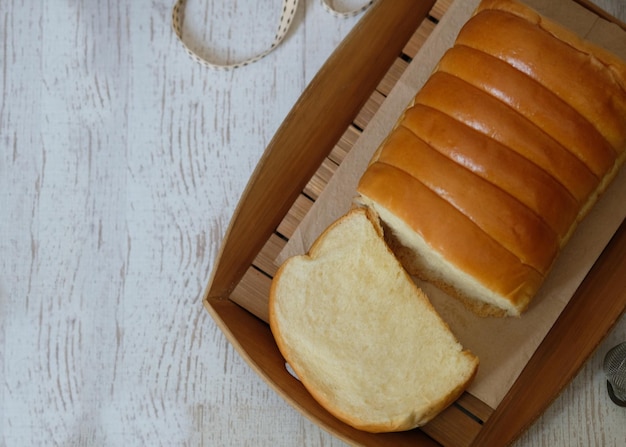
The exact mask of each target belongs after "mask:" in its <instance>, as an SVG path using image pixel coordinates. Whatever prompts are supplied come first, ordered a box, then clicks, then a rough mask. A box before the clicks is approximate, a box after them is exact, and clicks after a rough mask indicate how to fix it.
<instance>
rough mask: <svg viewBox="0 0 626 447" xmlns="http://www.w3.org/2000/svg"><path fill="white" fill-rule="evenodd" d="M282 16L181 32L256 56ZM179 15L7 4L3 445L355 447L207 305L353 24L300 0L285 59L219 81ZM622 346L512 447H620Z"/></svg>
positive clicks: (595, 362)
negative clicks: (256, 360)
mask: <svg viewBox="0 0 626 447" xmlns="http://www.w3.org/2000/svg"><path fill="white" fill-rule="evenodd" d="M280 3H281V2H279V1H276V0H274V1H270V0H263V1H256V2H253V1H243V0H239V1H226V0H220V1H203V0H189V4H188V6H187V19H186V24H185V29H186V31H185V32H186V33H187V35H188V38H189V40H190V41H191V42H192V44H197V46H198V48H206V49H207V50H206V51H209V49H211V50H212V51H213V53H212V54H214V56H215V57H216V58H217V59H218V60H220V61H232V60H234V59H236V58H238V57H244V56H250V55H253V54H254V53H255V52H256V51H257V50H262V49H264V47H265V45H266V44H267V43H269V42H271V40H272V38H273V36H274V27H275V23H276V20H277V17H278V14H279V9H280ZM347 3H349V4H353V5H354V4H355V2H347ZM356 3H358V2H356ZM597 3H598V4H599V5H600V6H602V7H604V8H605V9H606V10H608V11H610V12H611V13H612V14H614V15H616V16H618V17H620V18H621V19H622V20H626V6H625V4H624V1H623V0H597ZM171 7H172V2H170V1H162V0H156V1H141V0H136V1H133V2H120V1H118V0H86V1H82V2H81V1H69V0H50V1H47V2H38V1H29V0H16V1H3V2H0V37H1V40H2V45H1V46H0V61H1V64H2V71H1V72H0V80H1V82H0V92H1V95H2V101H1V103H0V148H1V151H2V152H1V157H0V182H1V184H0V191H1V192H0V198H1V202H0V217H1V219H0V225H1V226H0V446H3V447H4V446H39V445H59V446H79V445H80V446H144V445H153V446H154V445H164V446H175V445H188V446H246V445H250V446H296V445H297V446H340V445H344V444H343V443H342V442H340V441H339V440H337V439H335V438H333V437H332V436H330V435H329V434H327V433H325V432H324V431H322V430H321V429H319V428H318V427H317V426H315V425H314V424H312V423H310V422H309V421H308V420H306V419H304V418H303V417H302V416H301V415H300V414H299V413H297V412H296V411H295V410H294V409H292V408H291V407H290V406H289V405H288V404H286V403H285V402H284V401H283V400H282V399H281V398H279V397H277V395H275V394H274V392H273V391H271V390H270V389H269V387H268V386H267V385H266V384H265V383H264V382H263V381H262V380H261V379H260V378H258V377H257V376H256V374H255V373H254V372H252V370H251V369H250V368H249V367H248V366H247V364H245V362H244V361H243V360H242V359H241V358H240V357H239V356H238V354H237V353H236V352H235V351H234V349H233V348H232V347H231V346H230V345H229V343H228V342H227V341H226V339H225V337H224V336H223V335H222V333H221V332H220V330H219V329H218V328H217V327H216V325H215V324H214V322H213V321H212V320H211V318H210V317H209V316H208V314H207V312H206V311H205V310H204V309H203V307H202V305H201V296H202V292H203V290H204V288H205V286H206V285H207V282H208V277H209V273H210V271H211V269H212V267H213V261H214V259H215V256H216V254H217V250H218V248H219V244H220V242H221V240H222V237H223V235H224V232H225V231H226V228H227V225H228V222H229V220H230V217H231V215H232V213H233V211H234V208H235V206H236V204H237V201H238V199H239V196H240V194H241V193H242V191H243V188H244V187H245V185H246V183H247V180H248V178H249V176H250V174H251V172H252V170H253V169H254V167H255V165H256V163H257V161H258V160H259V157H260V156H261V154H262V152H263V150H264V148H265V147H266V145H267V143H268V142H269V140H270V138H271V137H272V136H273V134H274V132H275V131H276V129H277V127H278V126H279V125H280V123H281V122H282V120H283V119H284V117H285V115H286V114H287V113H288V111H289V110H290V108H291V107H292V105H293V104H294V103H295V101H296V100H297V99H298V97H299V95H300V93H301V92H302V90H303V89H304V88H305V86H306V85H307V83H308V82H309V81H310V80H311V79H312V77H313V76H314V75H315V73H316V72H317V70H318V69H319V68H320V66H321V65H322V64H323V62H324V61H325V60H326V58H327V57H328V56H329V55H330V53H331V52H332V51H333V49H334V48H335V47H336V46H337V45H338V44H339V42H340V41H341V40H342V38H343V37H344V36H346V34H347V33H348V32H349V31H350V29H351V28H352V27H353V26H354V24H355V23H357V21H358V19H359V17H357V18H352V19H345V20H342V19H337V18H335V17H333V16H331V15H329V14H327V13H326V12H325V11H324V10H323V8H322V7H321V5H320V3H319V2H318V0H306V1H304V0H303V1H301V6H300V9H299V10H298V12H297V14H296V17H295V23H294V27H293V28H292V30H291V31H290V33H289V35H288V37H287V39H286V41H285V42H284V43H283V44H282V45H281V46H280V47H279V48H278V49H277V50H276V51H275V52H274V53H272V54H270V55H269V56H268V57H267V58H265V59H263V60H262V61H260V62H258V63H257V64H254V65H252V66H249V67H246V68H245V69H240V70H236V71H234V72H213V71H208V70H207V69H205V68H203V67H201V66H199V65H197V64H196V63H194V62H193V61H192V60H191V59H190V58H189V57H188V56H187V55H186V54H185V53H184V52H183V51H182V49H181V47H180V45H179V43H178V42H177V40H176V39H175V37H174V34H173V33H172V31H171V28H170V15H171ZM203 45H204V46H203ZM623 340H626V319H624V318H622V320H621V321H620V322H619V324H618V325H617V327H616V328H615V330H614V331H613V332H612V333H611V334H610V336H609V337H608V339H607V340H606V341H605V342H604V343H603V344H602V345H601V346H600V347H599V349H598V350H597V352H596V354H595V355H594V356H593V357H592V358H591V360H590V361H589V362H588V364H587V365H586V366H585V368H584V369H583V370H582V371H581V373H580V374H579V375H578V377H577V378H576V379H575V380H574V381H573V382H572V383H571V384H570V386H568V387H567V389H566V390H565V392H564V393H563V394H562V395H561V397H560V398H559V399H558V400H557V401H556V402H555V403H554V404H553V405H552V406H551V407H550V408H549V409H548V411H547V412H546V413H545V415H544V416H543V417H541V419H539V420H538V422H537V423H536V424H535V425H534V426H533V427H532V428H531V429H530V430H529V431H528V432H527V433H526V434H524V435H523V437H522V438H521V439H520V441H519V443H518V445H520V446H576V445H579V446H590V445H597V446H618V445H620V446H621V445H623V444H624V443H625V442H626V441H625V440H626V423H625V422H626V409H623V408H619V407H617V406H615V405H613V404H612V403H610V401H609V399H608V397H607V394H606V391H605V381H604V375H603V373H602V371H601V362H602V358H603V357H604V354H605V353H606V351H607V350H608V349H609V348H610V347H612V346H613V345H615V344H617V343H618V342H620V341H623Z"/></svg>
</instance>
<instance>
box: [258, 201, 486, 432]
mask: <svg viewBox="0 0 626 447" xmlns="http://www.w3.org/2000/svg"><path fill="white" fill-rule="evenodd" d="M269 311H270V313H269V315H270V327H271V329H272V333H273V334H274V337H275V339H276V342H277V345H278V347H279V349H280V351H281V353H282V354H283V356H284V357H285V359H286V360H287V362H288V363H289V364H290V366H291V367H292V368H293V370H294V371H295V372H296V374H297V376H298V378H299V379H300V381H301V382H302V384H303V385H304V386H305V388H307V389H308V390H309V392H310V393H311V395H312V396H313V397H314V398H315V399H316V400H317V401H318V402H319V403H320V404H321V405H322V406H324V407H325V408H326V409H327V410H328V411H329V412H330V413H331V414H333V415H335V416H336V417H337V418H338V419H340V420H342V421H344V422H346V423H347V424H349V425H351V426H353V427H355V428H358V429H361V430H365V431H370V432H390V431H400V430H408V429H411V428H414V427H417V426H421V425H423V424H425V423H426V422H428V421H429V420H431V419H432V418H433V417H434V416H435V415H437V414H438V413H439V412H441V411H442V410H443V409H444V408H446V407H447V406H448V405H450V404H451V403H452V402H453V401H455V400H456V399H457V398H458V397H459V396H460V394H461V393H462V392H463V390H465V389H466V387H467V386H468V385H469V383H470V381H471V380H472V379H473V377H474V376H475V374H476V370H477V367H478V359H477V358H476V357H475V356H474V355H473V354H471V353H470V352H469V351H466V350H463V348H462V346H461V345H460V344H459V342H458V341H457V340H456V338H455V337H454V335H453V334H452V333H451V332H450V330H449V328H448V326H447V324H446V323H444V322H443V320H442V319H441V318H440V317H439V315H438V314H437V312H436V311H435V310H434V308H433V307H432V305H431V304H430V302H429V301H428V299H427V298H426V296H425V295H423V293H422V292H421V291H420V290H419V289H418V288H417V287H416V285H415V283H414V282H413V280H412V279H411V277H410V276H409V275H408V273H407V272H406V271H405V270H404V269H403V267H402V265H401V264H400V263H399V261H398V260H397V258H396V257H395V256H394V255H393V253H392V252H391V251H390V249H389V247H388V246H387V244H386V243H385V241H384V239H383V236H382V228H381V227H380V224H379V222H378V219H377V218H375V217H374V216H373V215H371V212H370V211H367V210H365V209H355V210H353V211H350V212H349V213H347V214H346V215H344V216H343V217H341V218H340V219H339V220H338V221H336V222H335V223H334V224H332V225H331V226H330V227H328V228H327V229H326V231H325V232H324V233H322V235H321V236H320V237H319V238H318V239H317V241H316V242H315V243H314V245H313V246H312V247H311V249H310V251H309V253H308V254H307V255H303V256H296V257H292V258H290V259H288V260H287V261H286V262H285V263H283V265H282V266H281V267H280V268H279V270H278V272H277V274H276V275H275V277H274V280H273V282H272V287H271V291H270V303H269Z"/></svg>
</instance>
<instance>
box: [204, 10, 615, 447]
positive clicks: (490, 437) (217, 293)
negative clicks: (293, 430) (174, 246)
mask: <svg viewBox="0 0 626 447" xmlns="http://www.w3.org/2000/svg"><path fill="white" fill-rule="evenodd" d="M392 1H393V0H386V1H383V0H381V1H379V2H378V5H375V7H374V8H372V9H371V10H370V11H369V12H368V13H367V14H366V16H365V17H364V18H363V19H362V20H361V21H360V22H359V24H358V25H357V26H356V27H355V29H353V31H352V32H351V33H350V34H349V35H348V36H347V37H346V39H345V40H344V42H342V44H341V45H340V47H338V48H337V50H336V51H335V52H334V53H333V55H331V58H329V60H328V61H327V63H326V64H325V65H324V66H323V67H322V69H321V70H320V72H319V73H318V76H316V78H314V79H313V81H312V82H311V84H309V86H308V87H307V89H305V91H304V93H303V94H302V96H301V98H300V99H299V100H298V101H297V102H296V104H295V105H294V108H293V109H292V112H291V113H290V114H289V115H288V116H287V118H286V119H285V122H284V123H283V125H282V126H281V128H279V130H278V131H277V134H276V136H275V138H274V139H273V140H272V142H271V143H270V145H269V146H268V147H267V148H266V150H265V151H264V153H263V156H262V157H261V160H260V161H259V164H258V165H257V169H256V170H255V172H254V173H253V175H252V177H251V179H250V181H249V183H248V186H247V187H246V190H245V191H244V193H243V194H242V197H241V199H240V202H239V204H238V206H237V209H236V210H235V213H234V215H233V219H232V220H231V222H230V224H229V227H228V230H227V232H226V234H225V237H224V240H223V242H222V246H221V247H220V251H219V253H218V256H217V257H216V263H215V264H214V267H213V270H212V273H211V277H210V280H209V283H208V286H207V288H206V292H205V294H204V298H203V305H204V307H205V309H206V310H207V311H208V312H209V314H210V315H211V316H212V318H213V319H214V320H215V322H216V323H217V325H218V327H220V329H221V330H222V332H223V333H224V334H225V336H226V338H227V339H228V340H229V342H230V343H231V344H233V346H234V347H235V349H236V350H237V351H238V353H239V354H240V355H241V356H242V358H243V359H244V360H245V361H246V362H247V363H248V364H249V365H250V366H251V367H252V369H253V370H254V371H255V372H256V373H257V374H258V375H260V376H261V377H262V378H263V379H264V380H265V381H266V382H267V383H268V384H269V385H270V386H271V387H272V388H273V389H274V391H276V392H277V393H278V394H279V395H281V396H282V397H283V398H284V399H285V400H286V401H287V402H289V403H290V404H291V405H292V406H293V407H295V408H296V409H298V410H299V411H300V412H301V413H302V414H303V415H304V416H305V417H307V418H308V419H310V420H312V421H313V422H315V423H316V424H317V425H319V426H320V427H321V428H323V429H325V430H326V431H329V432H330V433H332V434H333V435H335V436H337V437H338V438H340V439H342V440H343V441H346V442H349V443H354V442H355V441H356V440H357V438H359V436H358V433H357V435H356V436H355V434H354V433H352V434H347V433H346V430H344V429H337V427H336V426H335V424H333V423H332V421H330V422H329V421H328V420H327V418H325V417H323V416H320V415H319V414H317V413H315V412H311V411H310V409H309V408H305V407H304V406H303V405H301V403H300V402H299V401H298V400H296V399H294V397H293V396H292V395H290V394H289V393H286V392H285V391H284V389H283V388H281V387H280V386H278V384H277V383H276V382H275V380H274V379H273V378H272V377H270V376H269V375H268V372H267V371H266V370H265V369H264V368H263V363H264V362H263V359H260V358H259V356H258V355H254V354H256V353H254V352H251V351H250V349H249V346H247V345H249V343H248V344H246V343H242V339H241V337H243V336H245V335H244V334H243V333H242V332H241V331H240V329H241V328H235V327H234V326H233V324H234V323H233V322H234V321H237V320H236V319H235V320H234V319H233V317H232V315H231V314H233V313H237V314H239V316H243V315H244V314H247V316H248V317H250V318H251V319H252V320H254V321H256V322H258V323H259V324H261V325H265V326H267V324H266V323H265V322H263V321H261V320H259V319H257V318H256V317H254V316H253V315H252V314H250V313H248V312H247V311H246V310H245V309H243V308H241V307H239V306H238V305H237V304H236V303H234V302H232V301H231V300H230V299H229V297H230V294H231V292H232V290H233V289H234V288H235V286H236V284H237V283H238V282H239V281H240V280H241V278H242V277H243V275H244V273H245V270H246V269H247V268H248V267H249V266H250V264H251V263H252V260H253V258H254V256H255V255H256V253H258V252H259V251H260V250H261V248H262V245H263V243H265V241H266V240H267V239H268V238H269V234H268V235H267V236H266V237H265V236H264V237H260V236H259V237H258V238H257V239H258V240H259V244H260V245H258V246H255V247H254V248H253V249H252V250H251V253H252V254H248V257H249V258H250V259H249V262H241V263H240V268H239V269H238V270H237V271H236V272H230V274H228V275H226V276H227V277H229V278H230V280H229V281H226V282H223V281H222V282H221V283H220V266H221V263H220V261H221V260H222V258H223V256H224V254H225V252H226V251H227V248H228V245H227V242H228V239H229V238H232V236H233V235H232V232H233V229H235V228H236V227H237V226H238V225H239V226H241V225H242V223H241V221H239V222H238V221H237V217H238V214H239V213H240V211H241V207H242V206H245V202H246V199H248V200H249V195H250V193H251V191H252V190H253V188H254V187H253V184H254V183H255V182H258V180H259V179H258V177H259V175H262V174H263V172H264V171H267V169H268V168H267V162H268V160H270V159H271V158H272V157H274V158H276V156H277V154H276V151H277V146H280V144H283V143H282V142H281V141H280V138H279V136H280V134H281V132H283V133H284V132H285V131H286V130H285V128H288V127H290V126H293V122H294V118H295V117H294V116H292V114H293V112H294V111H296V110H297V109H299V108H301V107H302V105H303V103H305V104H306V102H307V100H309V101H310V98H311V96H313V95H314V93H315V91H316V90H317V89H319V88H320V85H323V84H324V83H325V82H326V78H327V77H328V76H330V75H332V73H333V71H334V70H336V67H337V60H334V59H333V58H334V57H335V56H337V55H338V54H341V53H342V51H345V50H346V48H347V47H349V46H350V44H352V45H354V44H355V41H358V40H359V39H358V37H355V35H356V34H357V31H359V30H360V32H361V33H363V32H364V31H363V29H368V27H369V26H372V23H374V22H375V20H374V18H373V17H374V14H375V13H376V11H377V10H378V9H379V8H380V5H382V4H384V5H388V4H389V5H390V4H391V3H392ZM573 1H574V2H576V3H578V4H580V5H582V6H583V7H585V8H587V9H589V10H590V11H592V12H593V13H595V14H597V15H598V16H600V17H602V18H604V19H606V20H608V21H611V22H613V23H615V24H617V25H618V26H620V27H621V28H623V29H626V24H625V23H623V22H621V21H619V20H618V19H616V18H615V17H613V16H612V15H610V14H608V13H607V12H606V11H604V10H602V9H601V8H599V7H598V6H597V5H595V4H594V3H592V2H591V1H590V0H573ZM435 3H436V2H435V1H434V0H429V1H428V3H427V4H428V8H427V9H426V13H427V12H428V11H429V10H430V9H431V7H432V6H433V5H434V4H435ZM389 8H391V6H389ZM425 18H426V14H424V17H423V18H422V19H421V20H420V22H419V23H421V22H423V20H425ZM357 28H358V29H359V30H357ZM414 29H415V28H414ZM365 34H367V32H365ZM409 37H410V34H409V35H408V36H407V38H406V40H407V41H408V38H409ZM337 57H338V56H337ZM391 62H393V59H392V61H391ZM389 66H390V65H389ZM389 66H387V67H386V69H385V70H384V71H383V73H382V74H384V73H386V71H387V69H388V68H389ZM374 88H375V86H374V87H372V89H371V91H369V92H368V93H367V95H365V99H366V98H367V97H369V95H370V94H371V93H372V92H373V90H374ZM355 114H356V113H353V116H354V115H355ZM348 125H349V124H347V125H346V126H344V129H345V128H347V127H348ZM340 136H341V135H338V136H337V137H336V138H335V137H333V138H331V139H330V140H334V141H332V143H333V144H329V145H328V147H327V148H326V149H325V150H324V151H321V152H320V153H317V154H314V155H313V156H318V157H319V156H320V155H322V152H323V157H322V158H321V160H320V162H319V163H315V164H316V168H317V166H319V165H320V164H321V161H322V160H323V158H324V157H325V156H326V155H327V154H328V153H329V152H330V151H331V150H332V148H333V146H334V143H336V141H337V140H338V139H339V137H340ZM279 149H280V148H279ZM313 173H314V171H313V172H311V173H310V175H308V172H307V175H305V176H303V177H304V178H303V179H302V181H301V182H300V183H299V184H298V187H297V188H296V190H297V191H296V194H295V196H293V194H292V195H290V196H289V198H288V200H286V201H285V204H284V205H283V206H282V208H281V210H284V212H282V211H281V213H282V215H281V216H282V217H284V215H286V214H287V211H288V209H289V206H290V205H291V204H292V203H293V202H294V201H295V198H296V197H297V194H299V193H300V192H301V191H302V189H303V188H304V185H305V184H306V182H307V181H308V179H309V178H310V177H312V175H313ZM292 197H293V200H291V198H292ZM281 213H279V214H281ZM282 217H281V219H282ZM277 224H278V222H276V225H277ZM616 247H617V248H616ZM615 257H617V258H618V259H619V260H620V262H619V263H618V264H619V265H618V267H617V268H616V269H613V270H612V273H613V274H615V275H616V274H618V273H619V274H621V275H622V276H623V275H624V274H626V220H625V221H624V222H622V224H621V226H620V228H619V229H618V230H617V232H616V233H615V235H614V236H613V239H612V241H611V242H610V243H609V244H608V245H607V247H606V248H605V250H604V251H603V253H602V254H601V256H600V258H599V259H598V260H597V261H596V263H595V265H594V267H593V268H592V271H591V272H590V273H589V274H588V275H587V277H586V278H585V280H584V281H583V283H582V284H581V286H580V287H579V290H578V291H577V292H576V294H575V295H574V298H572V301H573V302H574V303H575V304H574V305H572V304H568V306H566V308H565V310H564V311H563V312H562V314H561V316H560V317H559V318H558V320H557V322H556V323H555V325H554V326H553V328H552V329H551V330H550V332H549V333H548V335H547V336H546V338H545V339H544V341H543V342H542V343H541V344H540V346H539V347H538V348H537V351H536V352H535V354H534V355H533V357H532V358H531V359H530V361H529V362H528V364H527V366H526V368H525V369H524V371H522V374H520V377H519V378H518V379H517V380H516V382H515V384H514V385H513V388H512V389H511V390H510V391H509V393H508V394H507V396H506V397H505V399H504V400H503V401H502V403H501V404H500V405H499V406H498V407H497V408H496V409H495V410H494V412H493V414H492V415H491V417H490V418H489V419H488V420H487V421H486V423H485V424H484V426H483V429H481V430H480V432H479V434H478V437H477V438H476V440H475V442H480V443H479V445H502V441H505V442H506V443H507V444H510V443H512V442H513V441H514V440H515V439H517V438H518V437H519V436H520V435H521V434H522V433H523V432H524V431H525V430H526V429H527V428H528V427H529V426H530V425H532V423H533V422H534V421H535V420H536V419H537V418H538V417H539V416H540V415H541V414H542V413H543V411H545V409H547V408H548V406H549V405H550V404H551V403H552V402H553V401H554V400H555V399H556V398H557V397H558V395H559V394H560V393H561V392H562V390H563V389H564V388H565V386H566V385H567V384H568V383H569V382H570V381H571V380H572V379H573V377H574V376H575V374H576V373H577V372H578V371H579V370H580V368H581V367H582V366H583V365H584V363H586V361H587V359H588V358H589V356H590V355H591V354H592V353H593V351H594V350H595V349H596V348H597V346H598V345H599V344H600V343H601V342H602V340H603V339H604V338H605V337H606V335H607V334H608V332H609V331H610V330H611V329H612V328H613V326H614V325H615V323H616V322H617V321H618V320H619V318H620V317H621V315H622V314H623V313H624V310H625V309H626V293H624V294H622V295H623V296H622V297H621V301H619V303H621V304H618V308H615V309H613V310H612V313H611V318H609V319H607V320H606V321H604V322H602V324H601V325H600V327H598V329H600V331H601V332H600V333H599V334H596V335H595V336H594V337H593V338H592V339H590V340H588V341H589V342H590V343H587V345H586V346H585V350H584V353H583V355H582V356H580V355H579V356H578V357H577V359H576V360H575V362H574V364H573V365H571V366H569V368H568V370H567V374H566V375H563V374H560V376H561V380H559V381H558V383H557V384H556V385H555V386H554V388H553V392H552V393H551V394H550V395H549V396H548V397H547V398H545V399H543V400H542V402H541V403H539V407H540V408H539V411H535V412H534V413H533V414H530V415H526V418H525V419H524V421H521V423H517V424H513V425H514V427H510V429H508V430H504V433H503V430H501V429H499V428H498V424H497V423H496V422H497V421H498V420H499V419H501V418H502V417H503V416H501V415H503V414H504V415H506V413H508V412H510V409H511V405H512V398H511V397H509V394H511V393H512V392H513V389H514V388H515V387H516V385H517V384H518V382H520V383H521V379H522V376H526V375H527V374H528V371H531V370H532V371H538V370H541V368H542V367H545V364H544V363H545V362H544V361H543V360H542V358H545V355H546V353H543V352H541V351H543V350H544V349H543V347H544V344H545V343H546V340H547V339H549V337H553V338H554V336H555V335H554V333H555V331H556V330H555V329H554V328H555V327H559V328H560V327H562V326H563V325H564V323H563V322H564V321H569V319H571V318H573V316H572V315H571V314H572V313H573V311H572V310H571V309H572V308H574V309H577V308H578V307H580V306H581V305H584V304H585V290H586V289H588V288H590V287H592V286H590V285H589V284H594V283H597V282H598V279H597V278H598V277H602V276H603V274H604V276H606V275H607V273H606V271H607V264H612V263H613V261H612V259H613V258H615ZM603 268H604V270H603ZM222 272H223V270H222ZM610 274H611V272H608V275H609V276H610ZM216 283H217V287H216ZM596 285H597V284H596ZM587 293H588V292H587ZM577 297H578V298H577ZM587 301H588V300H587ZM616 301H618V300H616ZM576 303H578V304H576ZM576 306H578V307H576ZM583 307H584V306H583ZM242 312H243V313H242ZM252 320H248V322H249V323H250V324H253V323H251V321H252ZM235 329H236V330H235ZM267 331H269V327H267ZM244 332H245V331H244ZM269 335H270V337H271V332H269ZM556 338H558V333H557V337H556ZM272 341H273V340H272ZM276 352H278V350H277V348H276ZM278 355H280V353H279V352H278ZM281 358H282V357H281ZM283 369H284V368H283ZM533 373H534V372H533ZM285 374H288V373H286V370H285ZM283 377H285V376H284V375H283ZM289 377H290V376H289ZM291 379H293V378H291ZM293 380H295V379H293ZM298 383H299V382H298ZM526 394H531V393H526ZM534 405H535V407H537V403H535V404H534ZM322 412H324V410H322ZM331 418H332V417H331ZM518 422H519V421H518ZM509 424H510V420H508V421H507V424H499V425H500V426H501V425H509ZM494 427H495V428H494ZM342 428H343V427H342ZM348 432H350V430H349V429H348ZM357 432H358V431H357ZM503 436H505V437H504V438H503ZM422 441H423V442H420V444H419V445H438V444H436V443H434V444H431V443H432V442H434V441H432V440H431V439H430V438H428V439H423V440H422ZM362 445H375V444H370V443H364V444H362Z"/></svg>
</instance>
